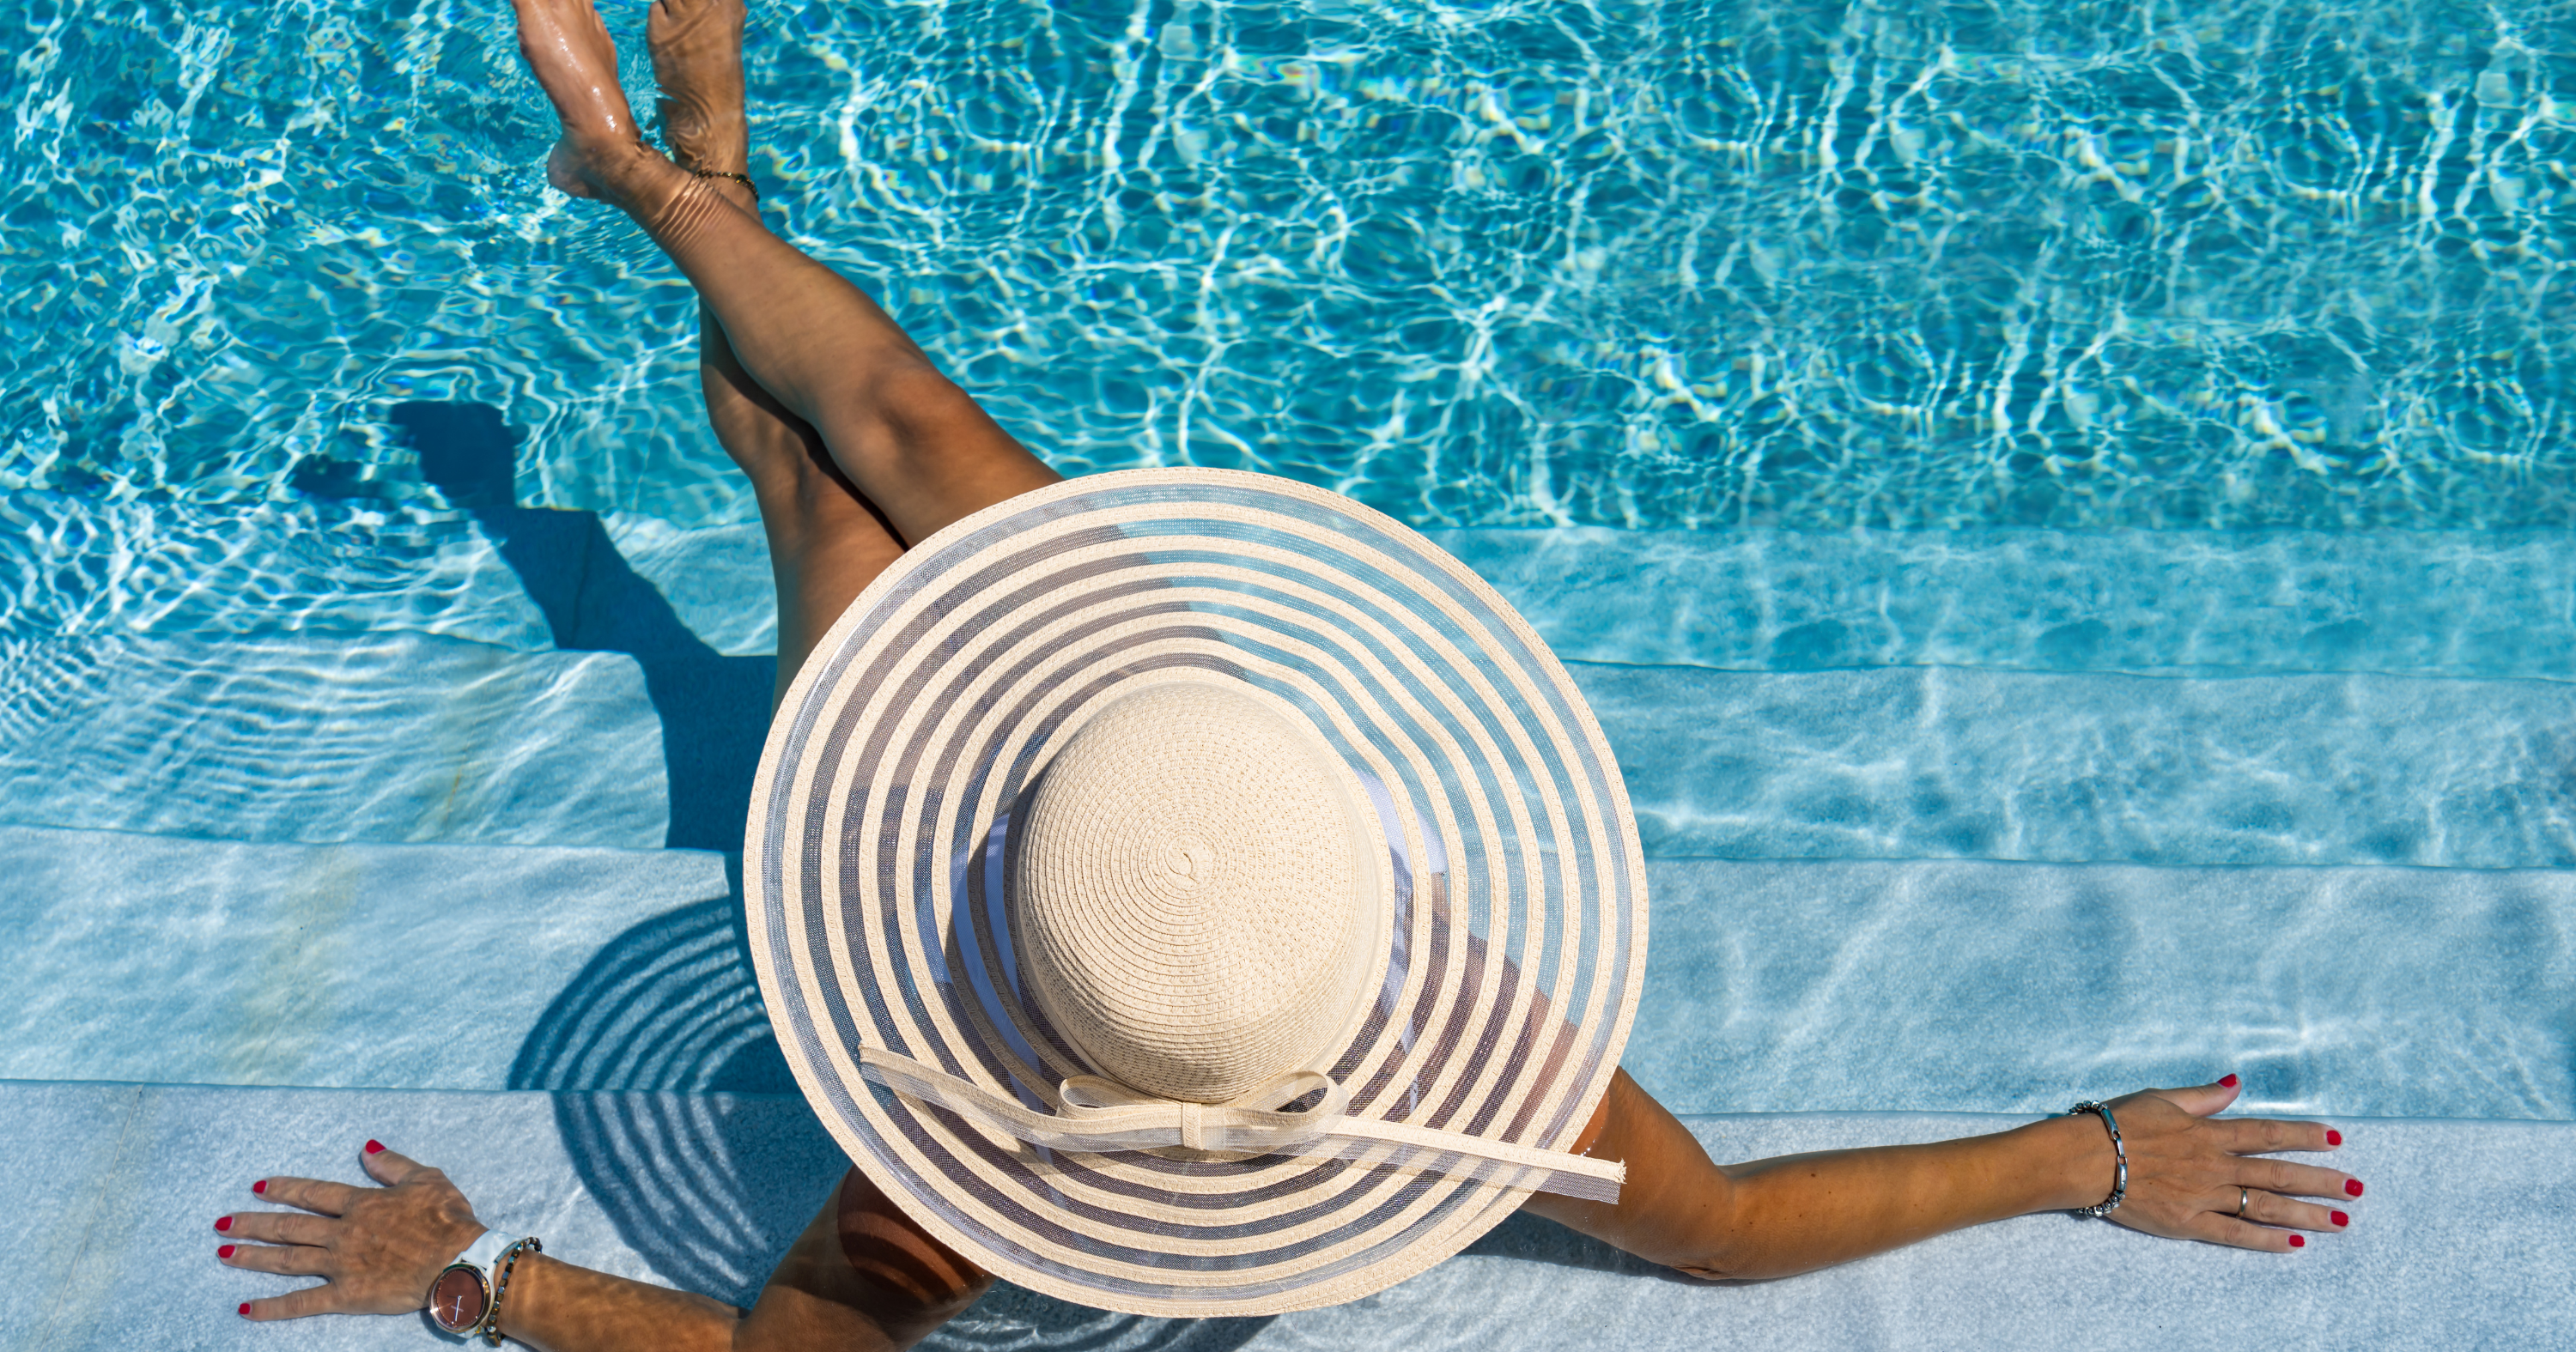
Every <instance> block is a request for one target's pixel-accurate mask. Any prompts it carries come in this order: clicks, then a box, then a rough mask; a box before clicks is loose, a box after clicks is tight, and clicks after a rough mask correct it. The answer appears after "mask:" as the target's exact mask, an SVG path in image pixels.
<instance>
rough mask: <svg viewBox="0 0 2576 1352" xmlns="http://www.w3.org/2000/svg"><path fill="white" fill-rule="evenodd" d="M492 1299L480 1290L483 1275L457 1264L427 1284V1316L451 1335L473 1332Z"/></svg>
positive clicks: (489, 1293) (489, 1294)
mask: <svg viewBox="0 0 2576 1352" xmlns="http://www.w3.org/2000/svg"><path fill="white" fill-rule="evenodd" d="M491 1299H492V1293H491V1292H489V1291H486V1290H484V1289H483V1274H482V1273H480V1272H477V1271H475V1270H474V1269H473V1268H470V1267H467V1266H465V1265H464V1264H463V1263H458V1264H457V1265H455V1266H454V1267H451V1268H449V1269H448V1270H446V1271H445V1272H442V1273H440V1274H438V1280H437V1281H435V1282H432V1283H431V1284H430V1287H429V1317H430V1318H431V1319H434V1320H436V1321H438V1326H439V1327H440V1328H443V1329H445V1330H447V1331H448V1332H450V1333H472V1332H473V1331H474V1327H475V1326H476V1325H477V1324H480V1323H482V1322H483V1310H484V1307H485V1306H486V1305H488V1304H490V1303H491Z"/></svg>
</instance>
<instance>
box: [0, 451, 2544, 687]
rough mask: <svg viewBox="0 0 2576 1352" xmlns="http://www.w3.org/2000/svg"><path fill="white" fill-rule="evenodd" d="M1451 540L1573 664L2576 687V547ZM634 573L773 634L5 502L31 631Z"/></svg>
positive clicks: (4, 602)
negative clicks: (2368, 676)
mask: <svg viewBox="0 0 2576 1352" xmlns="http://www.w3.org/2000/svg"><path fill="white" fill-rule="evenodd" d="M1429 534H1430V536H1431V538H1432V539H1434V540H1435V541H1437V542H1439V543H1440V544H1441V545H1442V546H1443V547H1444V548H1446V549H1448V550H1450V551H1451V552H1452V553H1454V554H1456V555H1457V556H1458V557H1459V558H1460V559H1462V560H1464V561H1465V562H1466V563H1467V564H1468V566H1469V567H1471V568H1474V569H1475V570H1476V571H1477V572H1478V573H1480V574H1482V575H1483V576H1484V577H1485V578H1486V579H1487V580H1489V581H1491V582H1492V583H1493V584H1494V585H1495V586H1496V587H1497V588H1499V589H1500V590H1501V591H1502V592H1503V594H1504V595H1505V596H1506V597H1508V598H1509V599H1510V600H1511V602H1512V604H1513V605H1514V606H1515V607H1517V608H1519V609H1520V610H1521V612H1522V613H1523V614H1525V615H1527V616H1528V617H1529V618H1530V620H1531V622H1532V623H1534V624H1535V625H1537V627H1538V629H1539V632H1540V633H1542V634H1543V635H1545V636H1546V638H1547V640H1548V642H1549V643H1550V644H1551V645H1552V646H1553V647H1554V648H1555V649H1556V652H1557V654H1558V655H1559V656H1560V657H1563V658H1566V659H1567V660H1569V661H1589V662H1617V663H1627V664H1632V665H1638V664H1644V665H1679V666H1702V667H1717V668H1721V669H1726V670H1744V671H1766V670H1811V669H1817V668H1826V667H1876V666H1969V667H1995V668H2003V669H2009V670H2026V671H2128V672H2141V673H2190V672H2230V671H2235V672H2244V671H2367V672H2388V673H2402V674H2413V675H2431V676H2456V677H2515V678H2533V679H2547V680H2571V679H2576V539H2571V538H2570V537H2569V536H2568V535H2567V534H2566V533H2564V532H2559V531H2509V532H2485V533H2479V532H2460V531H2393V530H2378V531H2349V532H2296V531H2291V532H2212V531H2109V532H2070V531H2052V530H1965V531H1910V532H1851V533H1837V534H1813V533H1800V532H1792V531H1774V530H1711V531H1621V530H1608V529H1601V528H1596V527H1584V528H1574V529H1565V530H1492V529H1442V530H1433V531H1431V532H1429ZM511 539H515V540H516V543H515V544H514V545H513V546H511V547H510V548H508V549H504V548H502V547H500V546H499V545H498V544H496V542H497V541H503V540H511ZM637 583H641V584H642V585H643V586H644V587H647V588H649V589H650V590H651V591H652V592H653V593H654V594H655V597H656V599H657V600H658V601H661V602H665V603H667V605H668V607H669V610H670V611H671V613H672V614H673V615H674V616H676V618H677V620H678V622H679V623H680V624H681V625H683V626H684V627H685V628H686V629H687V630H688V631H690V632H691V633H694V634H695V635H696V636H697V637H698V638H700V639H702V640H703V641H704V642H705V643H706V644H707V645H708V646H710V647H711V648H712V649H714V650H715V651H717V652H721V653H726V654H732V655H736V656H746V655H752V654H758V653H765V652H768V651H770V649H771V646H772V645H773V643H774V642H775V623H774V620H775V616H774V604H773V602H772V599H771V580H770V573H769V554H768V546H767V544H766V542H765V540H764V539H763V537H762V534H761V531H760V527H759V525H758V524H757V523H755V522H737V523H728V524H719V525H708V526H693V527H684V526H678V525H674V524H672V523H670V522H667V521H663V520H660V519H658V518H653V517H645V516H631V515H621V514H617V513H605V514H592V513H587V512H552V511H546V510H543V509H537V508H519V507H510V508H498V509H490V510H487V511H485V512H483V513H481V514H480V515H479V516H477V515H474V514H467V513H459V512H444V513H431V514H427V515H421V514H419V513H418V512H417V511H412V512H409V513H407V512H406V511H404V510H398V509H393V508H385V507H379V506H375V505H371V504H364V503H358V504H351V503H338V502H329V501H321V500H303V501H298V502H291V503H261V504H254V505H249V506H223V505H204V504H194V503H171V502H159V503H140V502H125V503H105V502H99V501H97V500H94V499H91V498H87V497H82V496H77V495H71V494H64V493H54V492H36V491H25V490H20V491H14V492H6V493H0V632H7V633H20V634H38V633H43V634H61V633H89V632H99V631H104V630H110V629H114V630H122V631H127V632H143V633H153V634H163V635H191V636H200V637H202V636H207V635H216V634H224V635H251V634H280V633H306V634H324V633H329V634H349V633H363V632H381V631H408V632H425V633H438V634H445V635H448V636H451V637H456V638H467V639H472V640H475V641H477V642H482V643H491V644H496V645H500V646H505V647H519V648H544V647H548V646H551V645H552V643H553V642H554V641H555V636H554V633H553V629H554V625H553V624H552V623H551V622H550V616H549V613H548V609H547V608H548V607H549V606H553V607H556V608H557V609H558V611H560V610H561V609H562V608H563V607H566V606H570V605H573V604H575V603H576V599H577V598H578V596H579V595H580V594H582V593H584V592H585V591H587V592H589V593H592V594H593V599H594V600H596V599H598V598H600V597H605V596H608V595H610V594H611V593H614V594H615V596H616V597H618V598H620V599H621V600H622V599H631V598H632V597H633V596H635V595H636V592H635V585H636V584H637Z"/></svg>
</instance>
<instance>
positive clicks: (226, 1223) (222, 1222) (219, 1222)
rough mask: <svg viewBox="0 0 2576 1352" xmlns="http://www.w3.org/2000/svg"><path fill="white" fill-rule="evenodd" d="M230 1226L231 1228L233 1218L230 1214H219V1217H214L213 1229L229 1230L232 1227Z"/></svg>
mask: <svg viewBox="0 0 2576 1352" xmlns="http://www.w3.org/2000/svg"><path fill="white" fill-rule="evenodd" d="M232 1228H233V1218H232V1217H230V1216H219V1217H217V1218H216V1219H215V1229H217V1230H219V1231H222V1230H230V1229H232Z"/></svg>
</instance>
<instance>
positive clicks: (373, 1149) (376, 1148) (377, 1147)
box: [367, 1141, 385, 1155]
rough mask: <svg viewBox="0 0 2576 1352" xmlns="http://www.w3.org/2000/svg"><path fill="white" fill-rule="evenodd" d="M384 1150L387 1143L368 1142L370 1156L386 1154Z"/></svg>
mask: <svg viewBox="0 0 2576 1352" xmlns="http://www.w3.org/2000/svg"><path fill="white" fill-rule="evenodd" d="M384 1148H385V1143H384V1142H382V1141H369V1142H367V1153H368V1154H370V1155H376V1154H382V1153H383V1152H384Z"/></svg>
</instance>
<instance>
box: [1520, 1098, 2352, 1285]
mask: <svg viewBox="0 0 2576 1352" xmlns="http://www.w3.org/2000/svg"><path fill="white" fill-rule="evenodd" d="M2233 1078H2234V1077H2233V1076H2230V1077H2229V1079H2230V1080H2232V1079H2233ZM2236 1092H2237V1091H2236V1088H2235V1086H2234V1085H2233V1084H2230V1083H2226V1082H2221V1083H2218V1084H2208V1085H2201V1086H2197V1087H2195V1088H2189V1089H2150V1090H2146V1091H2143V1092H2140V1093H2136V1094H2131V1095H2129V1096H2127V1097H2126V1098H2121V1099H2115V1100H2113V1101H2112V1102H2111V1105H2110V1107H2111V1111H2112V1113H2113V1115H2114V1116H2115V1117H2116V1118H2117V1120H2118V1122H2119V1125H2120V1136H2121V1140H2122V1144H2123V1145H2124V1146H2125V1148H2126V1149H2127V1152H2128V1162H2129V1190H2128V1197H2127V1200H2125V1201H2124V1202H2122V1203H2121V1205H2120V1207H2119V1209H2118V1210H2116V1211H2114V1212H2112V1213H2111V1216H2110V1219H2112V1220H2114V1221H2118V1222H2120V1223H2121V1224H2123V1225H2126V1226H2129V1227H2130V1228H2132V1229H2136V1230H2143V1231H2146V1232H2147V1233H2149V1234H2154V1235H2163V1236H2167V1237H2169V1238H2174V1239H2198V1240H2206V1241H2208V1242H2211V1243H2214V1244H2230V1245H2234V1246H2236V1247H2239V1248H2247V1249H2267V1250H2270V1251H2273V1252H2276V1253H2286V1252H2288V1251H2289V1250H2291V1249H2294V1248H2297V1247H2300V1246H2301V1245H2303V1244H2304V1243H2306V1240H2305V1239H2304V1238H2303V1237H2301V1236H2300V1235H2299V1234H2298V1231H2301V1230H2313V1231H2320V1232H2324V1233H2328V1234H2332V1233H2338V1232H2340V1231H2341V1230H2342V1229H2343V1228H2344V1226H2345V1224H2346V1223H2347V1217H2346V1213H2343V1212H2341V1211H2332V1210H2329V1209H2328V1208H2327V1207H2324V1206H2320V1205H2317V1204H2315V1203H2312V1202H2305V1201H2300V1200H2297V1199H2298V1198H2301V1197H2326V1198H2330V1199H2333V1200H2336V1201H2339V1202H2340V1201H2343V1200H2345V1199H2347V1198H2350V1197H2358V1196H2360V1195H2361V1184H2360V1182H2359V1181H2358V1180H2356V1179H2354V1178H2353V1177H2352V1176H2351V1175H2349V1174H2344V1173H2338V1172H2336V1171H2334V1170H2332V1169H2323V1168H2319V1167H2317V1166H2314V1165H2308V1164H2293V1163H2290V1162H2288V1161H2285V1160H2274V1159H2265V1158H2261V1156H2263V1155H2265V1154H2268V1153H2270V1152H2274V1151H2285V1150H2297V1151H2314V1150H2329V1149H2332V1148H2333V1147H2334V1146H2335V1145H2337V1144H2339V1143H2340V1139H2341V1138H2340V1135H2339V1134H2338V1133H2335V1132H2333V1131H2331V1130H2330V1129H2329V1128H2327V1127H2325V1126H2322V1125H2320V1124H2317V1123H2313V1122H2282V1121H2271V1120H2266V1119H2260V1118H2243V1119H2229V1120H2219V1119H2216V1118H2214V1117H2213V1116H2212V1114H2215V1113H2217V1112H2220V1111H2222V1110H2223V1109H2225V1108H2226V1107H2227V1105H2228V1104H2230V1103H2233V1102H2234V1101H2235V1100H2236ZM1576 1148H1577V1149H1578V1150H1579V1151H1582V1152H1584V1153H1588V1154H1590V1155H1592V1156H1593V1157H1595V1158H1599V1159H1617V1160H1622V1161H1624V1162H1625V1163H1626V1164H1627V1166H1628V1181H1627V1184H1626V1186H1625V1187H1623V1188H1622V1189H1621V1191H1620V1195H1619V1201H1618V1202H1617V1203H1616V1204H1604V1203H1599V1202H1584V1201H1579V1200H1576V1199H1573V1198H1568V1197H1560V1196H1555V1195H1551V1194H1546V1193H1542V1194H1539V1195H1537V1196H1535V1197H1533V1198H1531V1199H1530V1201H1529V1203H1528V1204H1527V1209H1528V1210H1530V1211H1533V1212H1536V1213H1538V1214H1539V1215H1542V1216H1546V1217H1548V1218H1550V1219H1552V1220H1556V1221H1559V1222H1562V1223H1563V1224H1565V1225H1567V1226H1570V1227H1572V1228H1574V1229H1576V1230H1580V1231H1582V1232H1583V1233H1585V1234H1588V1235H1591V1236H1593V1237H1595V1238H1598V1239H1602V1240H1606V1241H1608V1242H1609V1243H1612V1244H1615V1245H1617V1246H1618V1247H1620V1248H1622V1249H1625V1250H1627V1251H1628V1252H1630V1253H1633V1254H1636V1255H1638V1256H1639V1257H1642V1258H1646V1259H1650V1260H1652V1261H1654V1262H1657V1263H1662V1264H1664V1265H1666V1266H1668V1267H1673V1268H1677V1269H1680V1270H1681V1271H1684V1272H1687V1273H1690V1274H1692V1275H1694V1276H1699V1277H1707V1278H1712V1279H1717V1280H1762V1279H1767V1278H1773V1277H1787V1276H1791V1275H1793V1274H1796V1273H1800V1272H1807V1271H1812V1270H1814V1269H1816V1268H1821V1267H1828V1266H1831V1265H1833V1264H1835V1263H1842V1262H1848V1261H1850V1260H1852V1259H1855V1258H1864V1257H1867V1256H1869V1255H1871V1254H1874V1253H1882V1252H1885V1251H1886V1250H1889V1249H1894V1248H1898V1247H1901V1246H1903V1245H1907V1244H1912V1243H1914V1242H1916V1241H1918V1240H1923V1239H1929V1238H1931V1237H1932V1236H1934V1235H1937V1234H1942V1233H1944V1232H1946V1231H1950V1230H1956V1229H1960V1228H1962V1227H1965V1226H1970V1225H1979V1224H1983V1223H1984V1222H1987V1221H1993V1220H2002V1219H2003V1218H2005V1217H2007V1216H2018V1215H2022V1214H2024V1213H2026V1212H2032V1211H2052V1210H2072V1209H2074V1208H2078V1207H2086V1206H2091V1205H2093V1204H2095V1203H2098V1202H2100V1201H2102V1200H2103V1199H2104V1198H2105V1197H2107V1196H2108V1195H2109V1194H2110V1192H2111V1188H2112V1184H2113V1181H2114V1179H2115V1177H2116V1176H2117V1172H2118V1170H2117V1168H2116V1161H2115V1157H2114V1155H2113V1153H2112V1148H2111V1137H2110V1133H2109V1131H2108V1130H2106V1129H2105V1128H2104V1126H2103V1123H2102V1119H2100V1118H2098V1117H2094V1116H2091V1115H2089V1114H2087V1115H2079V1116H2073V1117H2052V1118H2045V1119H2042V1120H2040V1121H2037V1122H2033V1123H2030V1124H2028V1125H2026V1126H2021V1127H2015V1128H2014V1129H2012V1130H2010V1131H2005V1132H1998V1133H1996V1134H1994V1135H1991V1136H1974V1137H1969V1138H1967V1139H1964V1140H1956V1141H1941V1142H1936V1143H1932V1144H1928V1145H1901V1146H1881V1147H1874V1148H1870V1149H1864V1150H1834V1151H1825V1152H1821V1153H1817V1154H1810V1155H1791V1156H1786V1157H1783V1158H1780V1159H1770V1160H1758V1161H1755V1162H1753V1163H1750V1164H1739V1165H1728V1166H1725V1167H1722V1168H1721V1167H1720V1166H1718V1165H1717V1164H1715V1163H1713V1162H1712V1161H1711V1160H1710V1159H1709V1157H1708V1152H1706V1151H1705V1150H1703V1149H1701V1148H1700V1144H1699V1141H1698V1139H1697V1138H1696V1137H1694V1136H1692V1135H1691V1134H1690V1130H1689V1129H1688V1128H1686V1127H1684V1126H1683V1125H1682V1124H1681V1122H1680V1121H1679V1120H1678V1119H1676V1118H1675V1117H1674V1116H1673V1115H1672V1114H1671V1113H1669V1112H1666V1111H1665V1110H1664V1107H1663V1105H1661V1104H1659V1103H1657V1102H1655V1100H1654V1099H1653V1098H1651V1097H1650V1096H1648V1095H1647V1093H1646V1091H1644V1090H1643V1089H1640V1088H1638V1087H1637V1083H1636V1081H1634V1080H1631V1079H1629V1078H1628V1073H1627V1072H1626V1071H1624V1070H1623V1071H1620V1072H1619V1073H1618V1075H1617V1076H1616V1078H1614V1079H1613V1080H1612V1082H1611V1086H1610V1092H1609V1093H1608V1094H1607V1095H1606V1096H1604V1098H1603V1099H1602V1103H1601V1107H1600V1108H1599V1109H1598V1110H1597V1111H1596V1112H1595V1113H1594V1114H1593V1119H1592V1123H1591V1125H1590V1126H1589V1127H1587V1128H1586V1129H1585V1133H1584V1137H1583V1138H1582V1139H1581V1140H1579V1141H1578V1142H1577V1144H1576ZM2240 1190H2241V1191H2240ZM2240 1201H2243V1202H2245V1203H2246V1207H2245V1216H2244V1218H2243V1219H2241V1220H2240V1219H2238V1218H2237V1216H2236V1215H2235V1212H2236V1209H2237V1207H2238V1205H2239V1203H2240Z"/></svg>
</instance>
